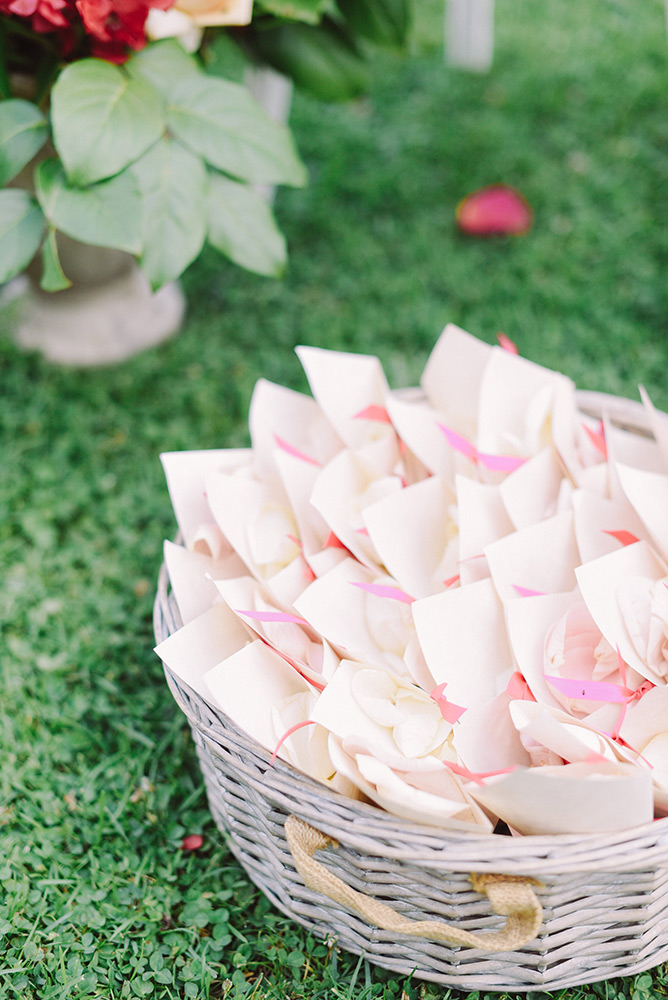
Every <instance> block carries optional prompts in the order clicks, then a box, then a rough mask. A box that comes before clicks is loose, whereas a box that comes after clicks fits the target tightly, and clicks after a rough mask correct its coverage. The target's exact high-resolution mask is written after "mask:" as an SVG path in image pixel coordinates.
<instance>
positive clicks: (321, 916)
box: [154, 393, 668, 991]
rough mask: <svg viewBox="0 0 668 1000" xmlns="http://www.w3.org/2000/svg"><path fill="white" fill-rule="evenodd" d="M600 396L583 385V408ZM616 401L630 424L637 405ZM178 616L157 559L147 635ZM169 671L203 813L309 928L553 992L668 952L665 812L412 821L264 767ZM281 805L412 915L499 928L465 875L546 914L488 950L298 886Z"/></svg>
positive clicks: (385, 958) (483, 982)
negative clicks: (529, 887)
mask: <svg viewBox="0 0 668 1000" xmlns="http://www.w3.org/2000/svg"><path fill="white" fill-rule="evenodd" d="M598 395H599V394H594V393H591V394H582V396H583V397H584V396H586V397H587V400H586V401H587V403H593V404H594V405H593V407H592V408H593V409H597V408H598V406H597V404H598V398H597V397H598ZM583 401H584V400H583ZM617 406H618V411H619V413H621V416H622V417H623V416H624V414H626V413H628V414H630V417H631V419H629V421H628V424H629V425H633V426H634V429H638V426H637V425H638V422H639V421H638V419H637V418H638V417H639V412H638V407H637V404H636V405H634V404H629V406H628V407H626V406H625V401H617ZM583 409H585V407H584V406H583ZM587 409H589V407H587ZM615 416H616V417H617V419H618V420H619V419H620V417H619V414H617V413H616V414H615ZM180 625H181V621H180V618H179V614H178V609H177V608H176V606H175V603H174V601H173V599H172V597H171V595H170V593H169V581H168V579H167V574H166V570H165V569H164V567H163V569H162V572H161V574H160V579H159V584H158V593H157V597H156V602H155V611H154V628H155V633H156V638H157V640H158V641H159V642H160V641H162V640H163V639H165V638H166V637H167V636H168V635H170V634H171V633H172V632H174V631H176V629H177V628H179V627H180ZM165 673H166V677H167V682H168V684H169V687H170V689H171V692H172V694H173V696H174V698H175V700H176V702H177V704H178V705H179V707H180V708H181V709H182V711H183V712H184V714H185V715H186V717H187V719H188V722H189V724H190V727H191V730H192V734H193V738H194V741H195V745H196V749H197V754H198V757H199V762H200V765H201V770H202V774H203V777H204V782H205V785H206V790H207V795H208V800H209V805H210V808H211V812H212V814H213V817H214V819H215V821H216V823H217V825H218V827H219V829H220V830H221V831H222V832H223V833H224V834H225V835H226V837H227V840H228V843H229V846H230V849H231V850H232V852H233V853H234V855H235V856H236V858H237V859H238V860H239V862H240V863H241V865H242V866H243V867H244V869H245V870H246V872H247V873H248V875H249V876H250V878H251V879H252V880H253V882H254V883H255V884H256V885H257V886H258V887H259V888H260V889H261V890H262V891H263V892H264V893H265V894H266V895H267V897H268V898H269V899H270V900H271V902H272V903H273V904H274V905H275V906H277V907H278V908H279V909H280V910H281V911H282V912H283V913H285V914H287V915H288V916H290V917H291V918H293V919H294V920H296V921H298V922H299V923H301V924H303V925H305V926H306V927H308V928H310V929H311V930H312V931H313V933H314V934H315V935H316V936H320V937H322V938H324V939H327V940H329V941H332V942H336V944H337V945H338V946H340V947H342V948H344V949H346V950H348V951H350V952H353V953H355V954H364V955H365V956H366V957H367V958H368V959H369V960H370V961H371V962H374V963H375V964H377V965H379V966H382V967H383V968H386V969H390V970H394V971H396V972H398V973H401V974H404V975H408V974H411V973H413V974H414V975H415V976H416V977H417V978H420V979H425V980H431V981H434V982H437V983H440V984H441V985H444V986H454V987H457V988H459V989H465V990H474V989H476V990H477V989H485V990H499V991H500V990H513V991H523V990H555V989H561V988H564V987H570V986H575V985H579V984H583V983H587V982H594V981H597V980H601V979H607V978H610V977H613V976H619V975H632V974H635V973H638V972H641V971H643V970H645V969H648V968H651V967H653V966H655V965H658V964H660V963H661V962H663V961H666V960H668V818H667V819H660V820H655V821H654V822H653V823H649V824H647V825H645V826H642V827H635V828H633V829H630V830H626V831H621V832H617V833H614V834H601V835H591V836H581V835H574V836H541V837H536V836H531V837H503V836H495V835H490V834H480V835H478V834H460V833H452V832H448V831H439V830H437V829H436V828H434V827H428V826H418V825H416V824H414V823H410V822H407V821H404V820H402V819H399V818H397V817H395V816H392V815H390V814H389V813H386V812H384V811H383V810H381V809H378V808H376V807H375V806H371V805H367V804H365V803H361V802H357V801H354V800H352V799H348V798H345V797H344V796H342V795H339V794H338V793H336V792H333V791H331V790H330V789H328V788H326V787H325V786H324V785H321V784H320V783H319V782H317V781H315V780H313V779H311V778H309V777H307V776H306V775H304V774H302V773H301V772H298V771H297V770H296V769H294V768H293V767H291V766H290V765H289V764H287V763H285V762H284V761H282V760H280V759H277V760H275V761H274V763H273V764H272V763H271V759H270V755H269V754H268V753H267V752H266V751H265V750H264V749H263V748H262V747H260V746H259V745H258V744H257V743H255V742H254V741H253V740H252V739H250V738H249V737H248V736H246V735H245V734H244V733H243V732H242V731H241V730H240V729H238V728H237V727H236V726H235V724H234V723H233V722H232V721H231V720H230V719H229V718H228V717H227V716H225V715H224V714H223V713H219V712H218V711H216V710H214V709H213V708H212V707H211V706H210V705H209V704H207V703H206V702H205V701H204V700H203V699H202V698H201V697H199V696H198V695H197V694H196V693H195V692H193V691H192V690H191V689H190V688H189V687H187V686H186V685H184V684H182V683H181V682H180V681H179V680H178V679H177V678H176V677H175V676H174V675H173V674H172V673H171V672H170V671H169V669H168V668H165ZM290 815H294V816H296V817H298V818H299V819H301V820H304V821H305V822H306V823H308V824H310V825H311V826H313V827H315V828H316V829H317V830H319V831H321V832H322V833H323V834H325V835H326V836H327V837H330V838H331V839H332V840H335V841H336V842H338V845H339V846H338V847H337V848H334V847H327V848H326V849H324V850H322V851H318V855H317V857H318V860H319V861H321V862H322V863H323V864H324V865H325V866H326V867H327V868H328V869H329V870H330V871H331V872H332V873H333V874H335V875H336V876H338V877H339V878H341V879H342V880H343V881H344V882H345V883H346V884H347V885H349V886H351V887H352V888H353V889H356V890H358V891H359V892H362V893H364V894H365V895H367V896H369V897H372V898H374V899H377V900H379V901H381V902H383V903H386V904H388V905H390V906H391V907H392V908H393V909H394V910H395V911H396V912H397V913H398V914H401V915H402V916H404V917H407V918H409V919H412V920H441V921H447V922H454V923H456V924H457V925H458V926H460V927H462V928H464V929H465V930H467V931H472V932H481V931H482V932H487V931H497V930H499V929H500V928H501V927H502V926H503V924H504V918H503V917H499V916H497V915H495V914H494V913H493V912H492V911H491V908H490V904H489V901H488V900H487V899H486V898H485V897H484V896H481V895H480V894H479V893H478V892H476V891H475V890H474V888H473V885H472V882H471V875H472V874H473V873H486V872H492V873H499V874H508V875H515V876H517V875H521V876H526V877H529V878H533V879H536V880H537V881H538V882H539V883H540V884H539V885H538V886H537V888H536V893H537V896H538V898H539V900H540V903H541V904H542V906H543V911H544V920H543V924H542V927H541V929H540V931H539V934H538V936H537V937H536V938H535V939H534V940H533V941H531V942H530V943H529V944H526V945H524V946H523V947H522V948H520V949H518V950H517V951H512V952H507V953H501V954H499V953H494V954H490V953H489V952H488V951H483V950H481V949H476V948H461V947H455V946H448V945H446V944H442V943H437V942H435V941H429V940H425V939H418V938H414V937H408V936H406V935H403V934H401V935H397V934H396V933H393V932H390V931H384V930H381V929H379V928H376V927H373V926H371V925H370V924H368V923H366V922H365V921H364V920H363V919H362V918H361V917H359V916H358V915H356V914H355V913H353V912H350V911H348V910H347V909H345V908H344V907H342V906H341V905H339V904H338V903H336V902H333V901H331V900H330V899H328V898H327V897H325V896H323V895H322V894H320V893H317V892H314V891H313V890H311V889H309V888H307V887H306V886H305V884H304V882H303V881H302V879H301V877H300V876H299V874H298V873H297V871H296V869H295V864H294V861H293V858H292V856H291V854H290V850H289V847H288V844H287V841H286V837H285V830H284V824H285V821H286V819H287V817H288V816H290Z"/></svg>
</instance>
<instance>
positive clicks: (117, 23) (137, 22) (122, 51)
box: [76, 0, 174, 62]
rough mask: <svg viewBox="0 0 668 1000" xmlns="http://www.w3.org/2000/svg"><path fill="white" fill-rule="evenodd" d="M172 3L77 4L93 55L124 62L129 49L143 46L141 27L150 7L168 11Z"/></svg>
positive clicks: (107, 0) (84, 0)
mask: <svg viewBox="0 0 668 1000" xmlns="http://www.w3.org/2000/svg"><path fill="white" fill-rule="evenodd" d="M173 2H174V0H77V2H76V7H77V10H78V11H79V14H80V15H81V18H82V20H83V23H84V26H85V28H86V31H87V33H88V34H89V35H91V36H92V38H93V46H92V54H93V55H96V56H99V57H100V58H101V59H108V60H109V61H110V62H124V61H125V59H126V58H127V53H128V49H142V48H143V47H144V45H145V44H146V35H145V34H144V24H145V23H146V18H147V16H148V12H149V10H150V9H151V7H159V8H160V9H161V10H167V8H169V7H171V6H172V3H173Z"/></svg>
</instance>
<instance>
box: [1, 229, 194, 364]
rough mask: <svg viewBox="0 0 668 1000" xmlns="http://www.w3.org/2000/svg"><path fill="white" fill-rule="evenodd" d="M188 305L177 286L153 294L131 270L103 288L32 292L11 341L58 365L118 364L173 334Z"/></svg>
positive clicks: (179, 324) (178, 326)
mask: <svg viewBox="0 0 668 1000" xmlns="http://www.w3.org/2000/svg"><path fill="white" fill-rule="evenodd" d="M95 249H96V248H95ZM185 305H186V303H185V298H184V295H183V292H182V291H181V288H180V286H179V285H178V284H177V283H176V282H174V283H173V284H171V285H165V286H164V287H163V288H161V289H160V290H159V291H158V292H151V290H150V288H149V285H148V283H147V281H146V279H145V277H144V275H143V274H142V273H141V271H139V269H138V268H137V267H135V266H133V267H131V268H129V269H127V270H125V271H123V272H122V273H120V274H117V275H115V276H114V277H112V278H111V280H109V281H106V282H104V283H102V284H92V285H76V286H73V287H72V288H68V289H67V290H66V291H63V292H54V293H47V292H41V291H40V290H39V289H38V288H37V289H33V288H32V287H31V289H30V290H29V291H28V293H27V294H26V296H25V298H24V300H23V303H22V310H21V313H20V315H19V317H18V322H17V325H16V327H15V329H14V332H13V336H14V340H15V342H16V343H17V344H18V346H19V347H22V348H24V349H26V350H38V351H40V352H41V353H42V354H43V355H44V357H45V358H47V360H49V361H53V362H55V363H57V364H62V365H73V366H79V367H88V366H91V365H106V364H114V363H115V362H118V361H123V360H125V359H126V358H129V357H131V356H132V355H134V354H137V353H139V352H140V351H143V350H145V349H147V348H149V347H154V346H155V345H156V344H159V343H161V342H162V341H164V340H167V339H168V338H169V337H171V336H172V335H173V334H175V333H176V332H177V330H178V329H179V328H180V326H181V323H182V320H183V316H184V313H185Z"/></svg>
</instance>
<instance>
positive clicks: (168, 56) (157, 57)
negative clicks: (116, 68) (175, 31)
mask: <svg viewBox="0 0 668 1000" xmlns="http://www.w3.org/2000/svg"><path fill="white" fill-rule="evenodd" d="M125 69H126V70H127V72H128V73H129V74H130V76H131V77H133V78H140V79H142V80H145V81H146V82H147V83H150V84H151V86H152V87H154V88H155V90H157V91H158V92H159V93H161V94H163V95H164V96H165V97H170V96H171V94H172V91H173V90H174V88H175V87H177V86H178V85H179V83H181V81H182V80H185V79H187V78H188V77H190V76H197V75H201V73H202V70H201V68H200V66H199V65H198V63H197V61H196V60H195V59H193V57H192V56H189V55H188V53H187V52H186V51H185V49H184V48H183V46H182V45H180V44H179V42H177V41H176V40H175V39H173V38H168V39H165V40H164V41H161V42H152V43H151V44H150V45H147V46H146V48H145V49H142V50H141V52H137V53H135V55H133V56H132V58H131V59H129V60H128V61H127V62H126V64H125Z"/></svg>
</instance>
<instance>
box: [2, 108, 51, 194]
mask: <svg viewBox="0 0 668 1000" xmlns="http://www.w3.org/2000/svg"><path fill="white" fill-rule="evenodd" d="M47 136H48V128H47V124H46V118H45V117H44V115H43V114H42V112H41V111H40V110H39V108H37V107H35V105H34V104H31V103H30V101H23V100H19V99H16V100H11V101H2V102H1V103H0V185H2V186H4V185H5V184H6V183H7V181H11V180H12V178H13V177H16V175H17V174H18V173H19V171H20V170H22V169H23V168H24V167H25V166H26V164H27V163H30V161H31V160H32V158H33V156H35V154H36V153H38V152H39V151H40V149H41V148H42V146H43V145H44V143H45V142H46V139H47Z"/></svg>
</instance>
